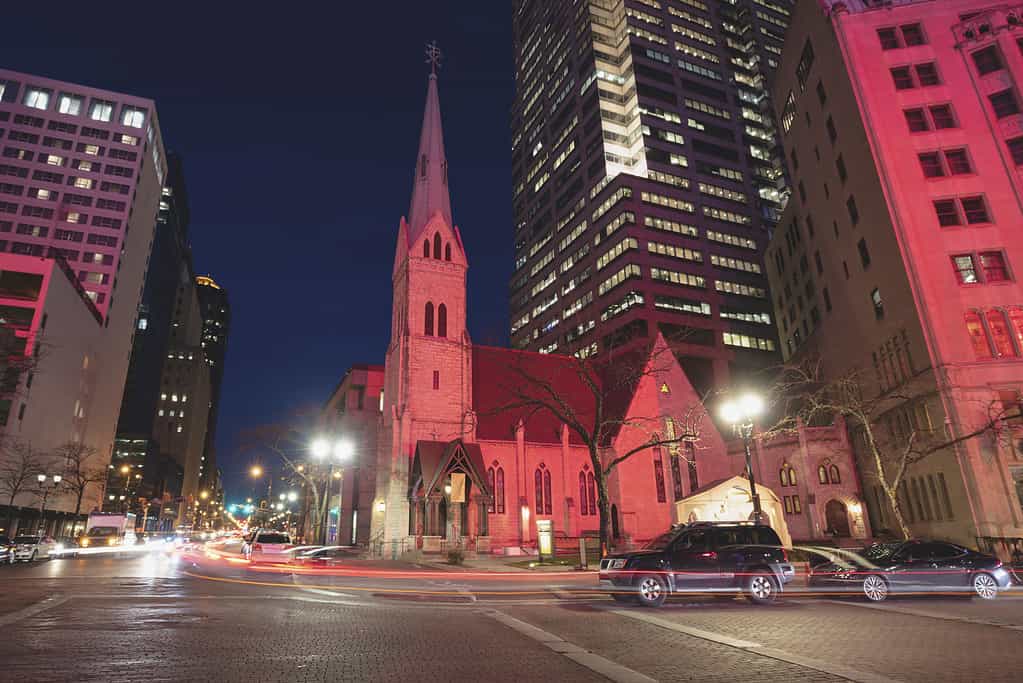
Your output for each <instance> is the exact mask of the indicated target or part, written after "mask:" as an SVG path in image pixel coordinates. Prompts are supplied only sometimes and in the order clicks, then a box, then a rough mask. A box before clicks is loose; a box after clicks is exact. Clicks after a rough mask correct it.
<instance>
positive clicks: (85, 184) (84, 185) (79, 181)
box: [75, 178, 93, 190]
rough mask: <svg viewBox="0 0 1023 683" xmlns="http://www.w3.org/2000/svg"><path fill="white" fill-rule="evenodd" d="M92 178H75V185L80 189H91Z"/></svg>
mask: <svg viewBox="0 0 1023 683" xmlns="http://www.w3.org/2000/svg"><path fill="white" fill-rule="evenodd" d="M92 184H93V180H92V178H75V187H77V188H79V189H82V190H91V189H92Z"/></svg>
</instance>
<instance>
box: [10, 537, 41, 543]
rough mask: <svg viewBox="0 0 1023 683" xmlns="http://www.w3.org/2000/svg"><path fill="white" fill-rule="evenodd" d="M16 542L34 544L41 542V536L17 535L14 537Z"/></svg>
mask: <svg viewBox="0 0 1023 683" xmlns="http://www.w3.org/2000/svg"><path fill="white" fill-rule="evenodd" d="M14 542H15V543H24V544H27V545H34V544H36V543H38V542H39V537H38V536H15V537H14Z"/></svg>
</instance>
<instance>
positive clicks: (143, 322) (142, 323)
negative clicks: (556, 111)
mask: <svg viewBox="0 0 1023 683" xmlns="http://www.w3.org/2000/svg"><path fill="white" fill-rule="evenodd" d="M97 256H98V254H97ZM148 327H149V319H148V318H139V329H140V330H144V329H147V328H148Z"/></svg>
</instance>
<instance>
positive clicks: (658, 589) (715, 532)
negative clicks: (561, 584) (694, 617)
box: [600, 522, 795, 607]
mask: <svg viewBox="0 0 1023 683" xmlns="http://www.w3.org/2000/svg"><path fill="white" fill-rule="evenodd" d="M794 576H795V570H794V569H793V567H792V565H791V564H790V563H789V561H788V556H787V554H786V552H785V549H784V548H783V547H782V544H781V540H780V539H779V538H778V534H777V533H775V531H774V529H772V528H771V527H769V526H764V525H760V524H753V523H751V522H696V523H692V524H686V525H682V526H676V527H673V528H672V529H671V531H668V532H667V533H665V534H662V535H661V536H658V537H657V538H655V539H654V540H652V541H651V542H650V543H648V544H647V546H646V547H645V548H644V549H643V550H639V551H636V552H629V553H616V554H613V555H610V556H608V557H606V558H604V559H603V560H601V561H600V586H601V587H602V588H603V589H604V590H607V591H609V592H610V593H611V596H612V597H613V598H614V599H615V600H616V601H618V602H633V601H638V602H639V604H641V605H644V606H647V607H659V606H660V605H662V604H664V601H665V599H666V598H667V597H668V596H669V595H671V594H674V593H709V594H718V595H727V596H731V595H734V594H735V593H736V592H738V591H742V592H743V594H745V595H746V596H747V597H748V598H749V599H750V600H751V601H752V602H754V603H756V604H766V603H770V602H773V601H774V599H775V597H776V596H777V594H778V593H780V592H781V591H782V589H783V587H784V586H785V584H787V583H789V582H790V581H792V578H793V577H794Z"/></svg>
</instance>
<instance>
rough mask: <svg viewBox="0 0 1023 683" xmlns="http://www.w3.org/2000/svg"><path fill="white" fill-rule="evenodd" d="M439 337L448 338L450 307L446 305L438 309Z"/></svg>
mask: <svg viewBox="0 0 1023 683" xmlns="http://www.w3.org/2000/svg"><path fill="white" fill-rule="evenodd" d="M437 336H438V337H446V336H448V307H447V306H445V305H444V304H441V305H440V306H438V307H437Z"/></svg>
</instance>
